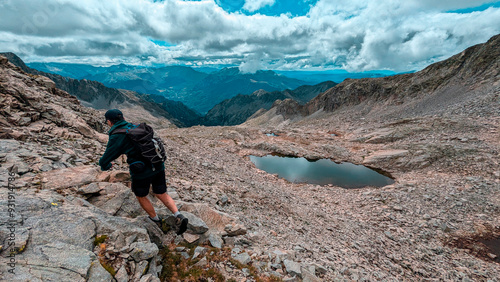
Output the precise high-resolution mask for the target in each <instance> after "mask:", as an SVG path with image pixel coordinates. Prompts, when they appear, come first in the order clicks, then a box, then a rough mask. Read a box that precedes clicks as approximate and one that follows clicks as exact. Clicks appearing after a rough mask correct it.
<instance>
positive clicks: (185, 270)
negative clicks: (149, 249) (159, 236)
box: [160, 243, 225, 282]
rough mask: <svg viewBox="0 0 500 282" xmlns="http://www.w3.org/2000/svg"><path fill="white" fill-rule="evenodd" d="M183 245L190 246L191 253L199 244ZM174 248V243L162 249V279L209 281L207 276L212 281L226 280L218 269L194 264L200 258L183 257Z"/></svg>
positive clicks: (220, 281)
mask: <svg viewBox="0 0 500 282" xmlns="http://www.w3.org/2000/svg"><path fill="white" fill-rule="evenodd" d="M181 245H182V246H184V247H186V248H188V249H189V253H193V252H194V249H195V248H196V246H197V245H195V244H188V243H183V244H181ZM174 249H175V246H173V245H172V246H170V247H167V248H163V249H162V250H161V251H160V255H161V257H162V262H163V268H162V271H161V274H160V279H161V281H207V280H206V279H207V278H212V280H211V281H217V282H223V281H225V279H224V276H223V275H222V273H220V272H219V271H218V270H217V269H215V268H208V269H204V268H201V267H198V266H193V265H194V264H195V263H196V262H198V261H199V260H200V259H196V260H191V259H183V258H182V256H181V255H180V254H178V253H176V252H175V251H174Z"/></svg>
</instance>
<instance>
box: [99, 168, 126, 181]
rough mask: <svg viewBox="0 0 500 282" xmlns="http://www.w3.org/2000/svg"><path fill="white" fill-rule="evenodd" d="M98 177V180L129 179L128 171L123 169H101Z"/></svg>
mask: <svg viewBox="0 0 500 282" xmlns="http://www.w3.org/2000/svg"><path fill="white" fill-rule="evenodd" d="M98 179H99V182H111V183H117V182H127V181H130V173H129V172H128V171H125V170H112V171H102V172H101V173H100V174H99V178H98Z"/></svg>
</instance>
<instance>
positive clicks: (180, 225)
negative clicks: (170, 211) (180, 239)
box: [175, 214, 188, 235]
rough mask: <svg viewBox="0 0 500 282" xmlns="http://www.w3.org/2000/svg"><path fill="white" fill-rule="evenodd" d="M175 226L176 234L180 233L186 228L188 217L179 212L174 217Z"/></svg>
mask: <svg viewBox="0 0 500 282" xmlns="http://www.w3.org/2000/svg"><path fill="white" fill-rule="evenodd" d="M175 226H176V227H177V235H181V234H182V233H184V232H186V230H187V226H188V219H187V218H185V217H184V216H183V215H182V214H179V215H178V216H177V217H176V218H175Z"/></svg>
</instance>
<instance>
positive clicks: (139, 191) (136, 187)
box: [132, 178, 163, 230]
mask: <svg viewBox="0 0 500 282" xmlns="http://www.w3.org/2000/svg"><path fill="white" fill-rule="evenodd" d="M150 185H151V178H146V179H138V180H137V179H136V180H134V179H132V192H134V194H135V197H136V198H137V201H138V202H139V204H140V205H141V207H142V209H143V210H145V211H146V213H147V214H148V215H149V219H151V220H152V221H153V222H154V223H155V224H156V225H158V227H160V229H162V230H163V228H162V220H161V218H159V217H157V215H156V211H155V208H154V207H153V204H152V203H151V201H150V200H149V199H148V197H147V196H148V194H149V186H150Z"/></svg>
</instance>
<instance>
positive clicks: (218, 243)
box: [208, 233, 224, 249]
mask: <svg viewBox="0 0 500 282" xmlns="http://www.w3.org/2000/svg"><path fill="white" fill-rule="evenodd" d="M208 241H209V242H210V245H212V247H214V248H217V249H221V248H222V244H223V243H224V241H223V240H222V238H221V237H220V236H219V235H217V234H213V233H211V234H209V235H208Z"/></svg>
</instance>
